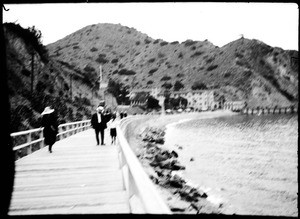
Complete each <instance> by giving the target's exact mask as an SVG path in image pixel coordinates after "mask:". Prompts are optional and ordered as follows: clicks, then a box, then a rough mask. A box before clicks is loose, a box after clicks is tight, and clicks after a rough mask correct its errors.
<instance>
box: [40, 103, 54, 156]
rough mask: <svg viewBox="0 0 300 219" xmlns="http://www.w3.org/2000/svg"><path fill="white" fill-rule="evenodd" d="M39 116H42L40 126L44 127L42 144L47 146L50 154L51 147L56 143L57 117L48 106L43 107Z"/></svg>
mask: <svg viewBox="0 0 300 219" xmlns="http://www.w3.org/2000/svg"><path fill="white" fill-rule="evenodd" d="M41 115H42V116H43V117H42V122H41V124H42V127H44V129H43V134H44V143H45V145H48V150H49V152H50V153H52V146H53V145H54V143H55V142H56V135H57V133H58V124H57V116H56V114H55V113H54V109H52V108H51V107H50V106H47V107H45V109H44V111H43V112H42V113H41Z"/></svg>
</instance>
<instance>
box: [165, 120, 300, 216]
mask: <svg viewBox="0 0 300 219" xmlns="http://www.w3.org/2000/svg"><path fill="white" fill-rule="evenodd" d="M165 138H166V143H165V144H166V145H169V146H171V145H172V146H173V145H174V146H175V147H179V146H181V147H182V149H178V150H177V151H178V152H179V157H180V162H182V163H183V164H184V165H185V166H186V170H185V171H183V175H184V177H185V178H186V179H188V180H190V181H191V182H192V183H194V184H197V185H199V186H200V187H201V188H202V189H204V190H205V191H206V192H207V193H208V195H209V200H211V201H212V202H214V203H216V204H221V203H222V209H223V210H222V213H225V214H233V213H235V214H240V215H275V216H279V215H280V216H298V209H297V201H298V116H297V115H261V116H252V115H248V116H247V115H234V116H227V117H220V118H214V119H198V120H191V121H185V122H182V123H177V124H173V125H170V126H168V130H167V133H166V136H165ZM191 158H193V159H192V160H191Z"/></svg>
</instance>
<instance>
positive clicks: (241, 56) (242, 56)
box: [235, 52, 244, 59]
mask: <svg viewBox="0 0 300 219" xmlns="http://www.w3.org/2000/svg"><path fill="white" fill-rule="evenodd" d="M235 57H237V58H240V59H242V58H244V55H243V54H241V53H238V52H236V53H235Z"/></svg>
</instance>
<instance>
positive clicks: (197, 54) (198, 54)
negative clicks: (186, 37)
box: [191, 51, 204, 58]
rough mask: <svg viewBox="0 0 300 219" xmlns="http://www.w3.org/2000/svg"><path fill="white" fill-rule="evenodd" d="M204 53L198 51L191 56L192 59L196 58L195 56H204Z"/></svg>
mask: <svg viewBox="0 0 300 219" xmlns="http://www.w3.org/2000/svg"><path fill="white" fill-rule="evenodd" d="M203 53H204V52H201V51H197V52H195V53H194V54H193V55H191V58H194V57H195V56H200V55H202V54H203Z"/></svg>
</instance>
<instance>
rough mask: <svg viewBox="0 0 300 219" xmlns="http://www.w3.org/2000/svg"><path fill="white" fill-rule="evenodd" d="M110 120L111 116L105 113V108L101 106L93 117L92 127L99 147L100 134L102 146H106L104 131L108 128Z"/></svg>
mask: <svg viewBox="0 0 300 219" xmlns="http://www.w3.org/2000/svg"><path fill="white" fill-rule="evenodd" d="M109 120H110V114H108V113H104V107H103V106H99V107H98V108H97V112H96V113H95V114H93V115H92V119H91V125H92V127H93V129H95V134H96V140H97V145H99V132H100V134H101V145H104V130H105V129H106V128H107V122H108V121H109Z"/></svg>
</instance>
